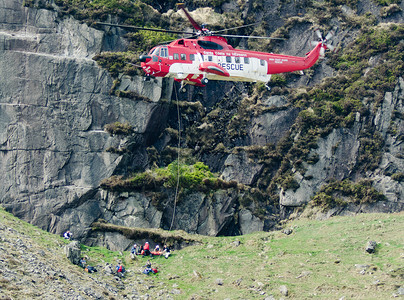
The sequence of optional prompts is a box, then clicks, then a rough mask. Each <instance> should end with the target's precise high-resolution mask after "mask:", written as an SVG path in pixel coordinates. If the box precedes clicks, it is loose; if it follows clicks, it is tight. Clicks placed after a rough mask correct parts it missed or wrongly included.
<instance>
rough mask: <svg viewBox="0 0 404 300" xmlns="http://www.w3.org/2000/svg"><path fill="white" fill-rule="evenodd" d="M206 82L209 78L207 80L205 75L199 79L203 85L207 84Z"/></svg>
mask: <svg viewBox="0 0 404 300" xmlns="http://www.w3.org/2000/svg"><path fill="white" fill-rule="evenodd" d="M208 82H209V80H208V79H207V78H206V77H205V78H202V80H201V83H202V84H203V85H207V84H208Z"/></svg>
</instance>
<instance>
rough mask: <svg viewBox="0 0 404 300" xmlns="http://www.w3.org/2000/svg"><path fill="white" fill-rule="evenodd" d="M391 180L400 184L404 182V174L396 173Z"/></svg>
mask: <svg viewBox="0 0 404 300" xmlns="http://www.w3.org/2000/svg"><path fill="white" fill-rule="evenodd" d="M391 179H393V180H395V181H398V182H403V181H404V173H402V172H398V173H394V174H393V175H391Z"/></svg>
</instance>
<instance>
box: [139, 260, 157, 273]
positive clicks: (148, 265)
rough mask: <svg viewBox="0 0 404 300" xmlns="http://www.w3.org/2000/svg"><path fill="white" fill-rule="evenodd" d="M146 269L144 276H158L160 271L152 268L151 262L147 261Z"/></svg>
mask: <svg viewBox="0 0 404 300" xmlns="http://www.w3.org/2000/svg"><path fill="white" fill-rule="evenodd" d="M143 268H145V269H144V270H143V274H146V275H149V274H150V273H153V274H156V273H157V272H158V271H157V269H155V268H152V266H151V262H150V260H148V261H147V263H146V265H145V266H143Z"/></svg>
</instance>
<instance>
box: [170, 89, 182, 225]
mask: <svg viewBox="0 0 404 300" xmlns="http://www.w3.org/2000/svg"><path fill="white" fill-rule="evenodd" d="M173 86H174V93H175V100H176V101H177V118H178V148H177V185H176V187H175V196H174V207H173V216H172V218H171V225H170V229H169V230H170V231H171V229H172V228H173V225H174V219H175V210H176V207H177V201H178V190H179V186H180V152H181V151H180V150H181V119H180V105H179V103H178V93H177V88H176V85H175V82H174V83H173Z"/></svg>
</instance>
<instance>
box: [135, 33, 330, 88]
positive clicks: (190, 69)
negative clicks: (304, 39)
mask: <svg viewBox="0 0 404 300" xmlns="http://www.w3.org/2000/svg"><path fill="white" fill-rule="evenodd" d="M322 48H323V49H324V50H325V49H326V48H327V47H326V45H324V44H322V43H321V42H318V44H317V45H316V46H315V47H314V49H313V50H312V51H310V52H309V53H307V54H306V56H305V57H298V56H289V55H281V54H273V53H265V52H256V51H249V50H240V49H234V48H233V47H232V46H231V45H229V44H228V43H227V41H226V39H225V38H224V37H220V36H201V37H198V38H196V39H185V38H184V39H178V40H176V41H173V42H171V43H170V44H168V45H160V46H156V47H154V48H153V49H151V50H150V52H149V53H148V55H144V56H142V57H141V66H142V69H143V71H144V72H145V74H146V76H153V77H172V78H174V79H175V80H176V81H180V82H181V81H184V82H185V83H189V84H194V85H197V86H205V85H206V83H207V82H208V80H227V81H244V82H264V83H267V82H268V81H269V80H270V78H271V75H272V74H279V73H285V72H293V71H299V70H304V69H307V68H310V67H311V66H312V65H314V63H315V62H316V61H317V60H318V58H319V57H320V52H321V49H322Z"/></svg>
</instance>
